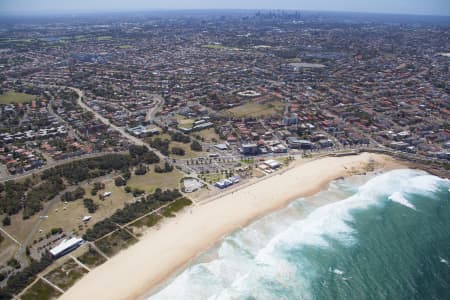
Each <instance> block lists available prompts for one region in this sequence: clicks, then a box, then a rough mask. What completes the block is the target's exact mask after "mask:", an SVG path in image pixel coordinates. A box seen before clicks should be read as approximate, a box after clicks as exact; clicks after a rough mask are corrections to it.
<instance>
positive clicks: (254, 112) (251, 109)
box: [226, 101, 284, 118]
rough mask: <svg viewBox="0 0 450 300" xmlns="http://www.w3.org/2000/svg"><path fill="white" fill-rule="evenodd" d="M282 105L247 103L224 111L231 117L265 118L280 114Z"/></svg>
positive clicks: (279, 102)
mask: <svg viewBox="0 0 450 300" xmlns="http://www.w3.org/2000/svg"><path fill="white" fill-rule="evenodd" d="M283 110H284V103H282V102H281V101H271V102H267V103H264V104H260V103H253V102H249V103H246V104H244V105H240V106H236V107H233V108H232V109H229V110H227V111H226V113H228V114H231V115H232V116H235V117H238V118H241V117H255V118H257V117H266V116H270V115H274V114H277V113H282V112H283Z"/></svg>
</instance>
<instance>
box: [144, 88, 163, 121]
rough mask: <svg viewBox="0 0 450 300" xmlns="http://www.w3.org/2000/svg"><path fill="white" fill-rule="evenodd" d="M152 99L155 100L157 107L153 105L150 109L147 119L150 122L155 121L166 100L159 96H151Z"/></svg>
mask: <svg viewBox="0 0 450 300" xmlns="http://www.w3.org/2000/svg"><path fill="white" fill-rule="evenodd" d="M151 97H152V98H153V99H154V100H155V105H153V107H152V108H150V109H149V110H148V112H147V116H146V117H145V121H147V122H150V121H151V120H153V119H154V118H155V116H156V114H157V113H158V112H159V110H160V109H161V107H163V105H164V98H163V97H161V96H160V95H158V94H151Z"/></svg>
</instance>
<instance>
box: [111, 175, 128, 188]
mask: <svg viewBox="0 0 450 300" xmlns="http://www.w3.org/2000/svg"><path fill="white" fill-rule="evenodd" d="M114 183H115V185H116V186H124V185H126V184H127V182H126V180H124V179H123V178H122V177H120V176H119V177H116V179H114Z"/></svg>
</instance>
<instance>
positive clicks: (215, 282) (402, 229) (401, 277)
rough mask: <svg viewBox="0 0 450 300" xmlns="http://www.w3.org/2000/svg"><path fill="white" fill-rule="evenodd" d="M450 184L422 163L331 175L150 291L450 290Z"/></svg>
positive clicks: (183, 295)
mask: <svg viewBox="0 0 450 300" xmlns="http://www.w3.org/2000/svg"><path fill="white" fill-rule="evenodd" d="M299 184H301V183H299ZM449 188H450V181H448V180H443V179H440V178H438V177H435V176H431V175H429V174H427V173H425V172H422V171H416V170H396V171H390V172H387V173H383V174H371V175H367V176H356V177H351V178H348V179H345V180H339V181H335V182H332V183H331V184H330V186H329V187H328V189H327V190H325V191H323V192H321V193H319V194H317V195H314V196H312V197H308V198H302V199H298V200H297V201H294V202H293V203H291V204H290V205H289V206H288V207H287V208H285V209H283V210H280V211H277V212H275V213H273V214H270V215H268V216H266V217H263V218H261V219H259V220H258V221H256V222H254V223H252V224H251V225H249V226H247V227H245V228H243V229H241V230H238V231H236V232H235V233H233V234H232V235H230V236H228V237H226V238H224V239H223V240H222V241H221V242H220V243H219V244H218V245H217V246H216V247H214V248H213V249H210V250H208V251H207V252H205V253H204V254H202V255H201V256H200V257H199V258H198V259H196V260H195V262H193V263H192V264H191V265H190V266H189V267H187V268H186V269H185V270H183V271H182V272H180V273H179V274H178V275H177V276H175V277H174V278H173V279H172V280H170V281H169V282H168V283H167V285H166V286H164V287H163V288H162V289H161V290H160V291H158V292H157V293H155V294H153V295H152V296H151V297H149V299H152V300H156V299H158V300H159V299H194V300H195V299H246V300H247V299H248V300H250V299H450V192H449ZM337 200H340V201H337Z"/></svg>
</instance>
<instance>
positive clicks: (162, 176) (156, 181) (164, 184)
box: [128, 166, 183, 193]
mask: <svg viewBox="0 0 450 300" xmlns="http://www.w3.org/2000/svg"><path fill="white" fill-rule="evenodd" d="M181 178H183V174H182V173H180V172H179V171H177V170H173V171H172V172H170V173H155V172H154V171H153V166H151V167H150V171H149V172H148V173H147V174H145V175H142V176H138V175H133V177H131V179H130V180H129V181H128V185H129V186H130V187H131V188H138V189H141V190H144V191H146V192H147V193H153V191H154V190H155V189H156V188H160V189H162V190H166V189H179V185H180V180H181Z"/></svg>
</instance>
